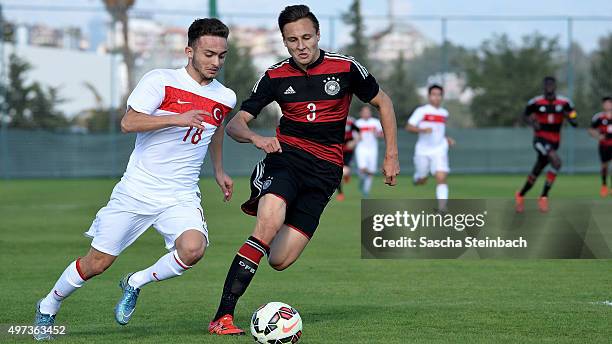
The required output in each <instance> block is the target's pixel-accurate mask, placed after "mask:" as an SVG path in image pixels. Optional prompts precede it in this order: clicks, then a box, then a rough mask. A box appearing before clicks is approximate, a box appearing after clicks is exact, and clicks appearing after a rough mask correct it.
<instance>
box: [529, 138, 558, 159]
mask: <svg viewBox="0 0 612 344" xmlns="http://www.w3.org/2000/svg"><path fill="white" fill-rule="evenodd" d="M533 149H535V151H536V152H537V153H538V156H548V154H549V153H550V151H553V150H554V151H556V150H558V149H559V142H551V141H548V140H546V139H544V138H541V137H535V138H534V139H533Z"/></svg>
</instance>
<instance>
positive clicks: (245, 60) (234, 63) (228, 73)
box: [223, 40, 259, 102]
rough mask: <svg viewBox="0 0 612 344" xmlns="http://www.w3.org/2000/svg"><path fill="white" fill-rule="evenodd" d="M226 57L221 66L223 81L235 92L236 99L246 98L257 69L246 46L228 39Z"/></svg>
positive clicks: (254, 79)
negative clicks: (239, 45) (238, 44)
mask: <svg viewBox="0 0 612 344" xmlns="http://www.w3.org/2000/svg"><path fill="white" fill-rule="evenodd" d="M227 48H228V49H227V58H226V59H225V65H224V66H223V73H224V83H225V85H226V86H227V87H229V88H231V89H232V90H234V92H236V98H237V99H238V101H239V102H240V101H242V100H244V99H247V98H248V97H249V96H250V95H251V89H252V87H253V85H254V84H255V82H256V81H257V78H258V77H259V76H258V75H257V71H256V70H255V66H254V65H253V59H252V58H251V50H250V48H248V47H238V46H237V45H236V43H235V42H234V41H232V40H229V41H228V47H227Z"/></svg>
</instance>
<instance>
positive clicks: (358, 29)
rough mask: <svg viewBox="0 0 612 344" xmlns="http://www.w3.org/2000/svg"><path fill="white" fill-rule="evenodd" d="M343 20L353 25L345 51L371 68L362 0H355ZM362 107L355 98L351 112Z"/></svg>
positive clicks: (356, 112)
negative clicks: (362, 12)
mask: <svg viewBox="0 0 612 344" xmlns="http://www.w3.org/2000/svg"><path fill="white" fill-rule="evenodd" d="M342 21H343V22H344V23H345V24H346V25H348V26H350V27H351V39H352V42H351V43H350V44H349V45H347V46H346V47H345V48H344V49H343V51H344V53H346V54H347V55H349V56H353V57H354V58H355V59H356V60H357V61H358V62H359V63H360V64H362V65H363V66H365V67H366V68H369V63H368V43H367V42H368V40H367V39H366V37H365V25H364V23H363V16H362V15H361V1H359V0H353V2H352V4H351V6H350V7H349V10H348V12H345V13H343V14H342ZM360 108H361V103H360V102H359V101H358V100H356V99H355V98H353V100H352V101H351V106H350V108H349V114H350V115H351V116H356V115H357V114H358V113H359V109H360Z"/></svg>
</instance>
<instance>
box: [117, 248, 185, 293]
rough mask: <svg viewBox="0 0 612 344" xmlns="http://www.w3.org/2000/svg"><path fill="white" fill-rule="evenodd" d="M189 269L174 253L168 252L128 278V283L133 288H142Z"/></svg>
mask: <svg viewBox="0 0 612 344" xmlns="http://www.w3.org/2000/svg"><path fill="white" fill-rule="evenodd" d="M190 267H191V266H189V265H187V264H185V263H183V262H182V261H181V258H179V255H178V253H177V252H176V251H172V252H168V253H167V254H166V255H164V256H162V257H161V258H159V260H158V261H157V262H156V263H155V264H153V265H151V266H150V267H148V268H146V269H144V270H140V271H138V272H136V273H134V274H133V275H132V276H130V279H129V280H128V283H129V284H130V285H131V286H132V287H134V288H142V287H143V286H144V285H146V284H148V283H151V282H159V281H163V280H166V279H169V278H172V277H176V276H180V275H182V274H183V272H185V271H187V270H188V269H189V268H190Z"/></svg>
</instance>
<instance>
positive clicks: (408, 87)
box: [381, 52, 420, 126]
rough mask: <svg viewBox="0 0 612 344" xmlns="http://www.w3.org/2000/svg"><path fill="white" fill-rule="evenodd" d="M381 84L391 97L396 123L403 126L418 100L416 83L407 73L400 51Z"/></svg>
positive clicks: (404, 60)
mask: <svg viewBox="0 0 612 344" xmlns="http://www.w3.org/2000/svg"><path fill="white" fill-rule="evenodd" d="M381 84H382V86H383V88H384V89H385V91H386V92H387V93H388V94H389V97H391V99H393V107H394V109H395V114H396V116H397V124H398V125H399V126H403V125H404V124H405V123H406V120H407V119H408V118H409V117H410V115H411V114H412V111H414V109H415V108H416V107H417V106H418V105H419V102H420V100H419V96H418V94H417V93H416V85H415V83H414V81H413V80H412V78H410V76H409V74H408V69H407V66H406V59H405V58H404V54H403V53H402V52H400V54H399V56H398V58H397V59H396V60H395V61H393V68H392V69H391V71H390V73H389V74H388V76H387V78H385V80H384V81H383V82H382V83H381Z"/></svg>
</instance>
